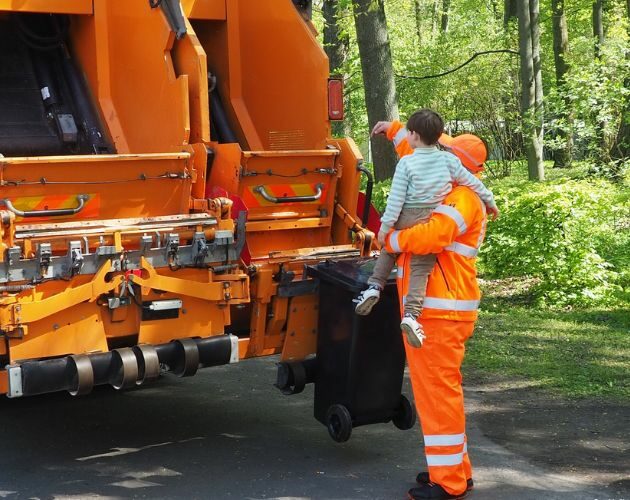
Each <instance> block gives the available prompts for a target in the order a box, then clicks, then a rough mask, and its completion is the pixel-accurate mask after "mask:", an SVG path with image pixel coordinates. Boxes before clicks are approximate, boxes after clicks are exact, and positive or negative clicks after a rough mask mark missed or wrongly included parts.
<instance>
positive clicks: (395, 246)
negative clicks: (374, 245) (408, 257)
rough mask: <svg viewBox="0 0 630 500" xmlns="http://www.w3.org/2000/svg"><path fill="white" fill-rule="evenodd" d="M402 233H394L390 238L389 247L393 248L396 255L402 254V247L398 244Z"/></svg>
mask: <svg viewBox="0 0 630 500" xmlns="http://www.w3.org/2000/svg"><path fill="white" fill-rule="evenodd" d="M399 234H400V231H394V232H393V233H392V234H391V235H390V237H389V246H390V247H392V250H393V251H394V253H401V251H400V245H399V244H398V235H399Z"/></svg>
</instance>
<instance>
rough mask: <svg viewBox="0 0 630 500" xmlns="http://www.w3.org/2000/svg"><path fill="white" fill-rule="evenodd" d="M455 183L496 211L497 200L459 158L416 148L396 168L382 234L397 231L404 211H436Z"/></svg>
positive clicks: (434, 147) (441, 152) (429, 148)
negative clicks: (410, 209) (414, 209)
mask: <svg viewBox="0 0 630 500" xmlns="http://www.w3.org/2000/svg"><path fill="white" fill-rule="evenodd" d="M453 183H457V184H459V185H460V186H466V187H469V188H470V189H472V190H473V191H474V192H475V193H477V195H478V196H479V198H481V199H482V200H483V202H484V203H485V204H486V205H488V206H490V207H493V206H495V203H494V197H493V195H492V193H491V192H490V190H489V189H488V188H487V187H486V186H484V184H483V182H481V181H480V180H479V179H477V177H475V176H474V175H473V174H471V173H470V172H469V171H468V170H466V168H464V166H463V165H462V163H461V162H460V161H459V158H457V156H455V155H454V154H452V153H448V152H446V151H440V150H439V149H438V148H437V147H436V146H430V147H424V148H416V149H415V150H414V152H413V154H410V155H408V156H404V157H403V158H401V159H400V161H399V162H398V165H396V171H395V172H394V179H393V180H392V188H391V191H390V193H389V197H388V198H387V207H386V208H385V213H383V217H381V231H389V230H390V229H392V228H393V227H394V224H396V221H397V220H398V217H399V216H400V212H401V210H402V209H403V208H435V207H437V206H438V205H439V204H441V203H442V201H443V200H444V198H445V197H446V195H447V194H448V193H450V192H451V190H452V189H453Z"/></svg>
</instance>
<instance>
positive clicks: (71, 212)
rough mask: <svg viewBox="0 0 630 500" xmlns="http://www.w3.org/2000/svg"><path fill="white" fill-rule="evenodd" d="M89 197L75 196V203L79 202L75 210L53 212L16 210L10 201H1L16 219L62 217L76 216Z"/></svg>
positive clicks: (55, 210) (67, 209)
mask: <svg viewBox="0 0 630 500" xmlns="http://www.w3.org/2000/svg"><path fill="white" fill-rule="evenodd" d="M89 199H90V197H89V196H88V195H87V194H80V195H78V196H77V201H78V202H79V206H78V207H76V208H55V209H53V210H29V211H22V210H18V209H17V208H15V207H14V206H13V203H11V200H9V199H8V198H5V199H4V200H2V203H4V204H5V205H6V207H7V209H9V211H11V212H13V213H14V214H15V215H17V216H18V217H60V216H63V215H74V214H78V213H79V212H80V211H81V210H83V208H84V207H85V202H86V201H87V200H89Z"/></svg>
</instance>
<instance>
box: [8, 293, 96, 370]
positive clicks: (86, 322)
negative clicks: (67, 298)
mask: <svg viewBox="0 0 630 500" xmlns="http://www.w3.org/2000/svg"><path fill="white" fill-rule="evenodd" d="M103 312H106V311H104V310H103V308H95V307H94V304H90V303H87V302H86V303H83V304H79V305H77V306H75V307H73V308H72V309H67V310H65V311H62V312H60V313H58V314H54V315H52V316H49V317H47V318H45V319H43V320H41V321H38V322H36V323H33V324H31V325H29V329H28V334H27V335H25V336H24V338H23V339H10V340H9V350H10V355H11V362H15V361H17V360H22V359H33V358H41V357H50V356H62V355H64V354H71V353H85V352H98V351H102V352H103V351H107V339H106V338H105V330H104V328H103V320H102V318H101V314H102V313H103Z"/></svg>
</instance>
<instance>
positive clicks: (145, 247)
mask: <svg viewBox="0 0 630 500" xmlns="http://www.w3.org/2000/svg"><path fill="white" fill-rule="evenodd" d="M151 245H153V237H152V236H149V235H148V234H145V235H144V236H143V237H142V238H141V239H140V255H147V254H148V253H149V250H151Z"/></svg>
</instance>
